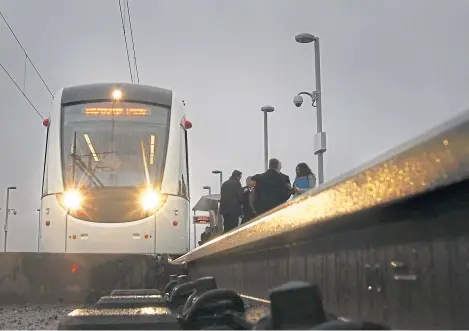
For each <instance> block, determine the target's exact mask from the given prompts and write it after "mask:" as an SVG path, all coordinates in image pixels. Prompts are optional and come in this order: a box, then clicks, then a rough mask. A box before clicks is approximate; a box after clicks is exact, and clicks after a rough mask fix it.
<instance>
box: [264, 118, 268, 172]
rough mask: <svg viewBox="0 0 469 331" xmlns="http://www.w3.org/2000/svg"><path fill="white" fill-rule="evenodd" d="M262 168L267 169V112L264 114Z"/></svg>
mask: <svg viewBox="0 0 469 331" xmlns="http://www.w3.org/2000/svg"><path fill="white" fill-rule="evenodd" d="M264 167H265V171H267V169H268V168H269V134H268V132H267V112H266V111H265V112H264Z"/></svg>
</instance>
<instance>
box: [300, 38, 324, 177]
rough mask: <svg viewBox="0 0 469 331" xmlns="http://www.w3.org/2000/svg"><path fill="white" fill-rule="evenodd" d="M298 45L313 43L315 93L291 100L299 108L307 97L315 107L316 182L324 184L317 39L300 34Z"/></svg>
mask: <svg viewBox="0 0 469 331" xmlns="http://www.w3.org/2000/svg"><path fill="white" fill-rule="evenodd" d="M295 40H296V42H298V43H300V44H309V43H312V42H313V43H314V68H315V78H316V91H313V92H312V93H309V92H301V93H299V94H298V95H297V96H295V98H294V99H293V103H294V104H295V106H297V107H300V106H301V104H302V103H303V98H302V97H301V95H309V96H310V97H311V99H312V100H313V107H316V109H317V114H316V120H317V133H316V135H315V137H314V154H316V155H317V156H318V182H319V184H322V183H323V182H324V152H325V151H326V133H325V132H322V102H321V61H320V55H319V38H318V37H316V36H313V35H312V34H309V33H300V34H299V35H297V36H296V37H295Z"/></svg>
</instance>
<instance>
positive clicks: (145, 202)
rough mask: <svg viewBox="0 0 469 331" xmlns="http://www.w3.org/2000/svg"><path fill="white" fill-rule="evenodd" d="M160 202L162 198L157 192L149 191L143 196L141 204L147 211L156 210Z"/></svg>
mask: <svg viewBox="0 0 469 331" xmlns="http://www.w3.org/2000/svg"><path fill="white" fill-rule="evenodd" d="M159 202H160V196H159V194H158V193H157V192H155V191H151V190H148V191H146V192H145V193H143V195H142V199H141V203H142V208H143V209H144V210H145V211H152V210H155V209H156V208H157V207H158V205H159Z"/></svg>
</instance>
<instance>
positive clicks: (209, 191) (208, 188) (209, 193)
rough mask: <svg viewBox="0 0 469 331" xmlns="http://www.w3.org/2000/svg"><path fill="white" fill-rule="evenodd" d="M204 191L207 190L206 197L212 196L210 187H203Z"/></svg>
mask: <svg viewBox="0 0 469 331" xmlns="http://www.w3.org/2000/svg"><path fill="white" fill-rule="evenodd" d="M203 189H204V190H208V195H212V188H211V187H210V186H204V187H203Z"/></svg>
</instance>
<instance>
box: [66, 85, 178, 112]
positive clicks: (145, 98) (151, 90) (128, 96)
mask: <svg viewBox="0 0 469 331" xmlns="http://www.w3.org/2000/svg"><path fill="white" fill-rule="evenodd" d="M117 89H118V90H120V91H121V92H122V101H133V102H144V103H151V104H158V105H162V106H168V107H171V104H172V97H173V92H172V90H168V89H164V88H161V87H156V86H149V85H141V84H132V83H96V84H86V85H75V86H69V87H65V88H64V89H63V91H62V100H61V103H62V105H64V104H71V103H79V102H85V101H86V102H89V101H96V102H98V101H110V100H112V92H113V91H115V90H117Z"/></svg>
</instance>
